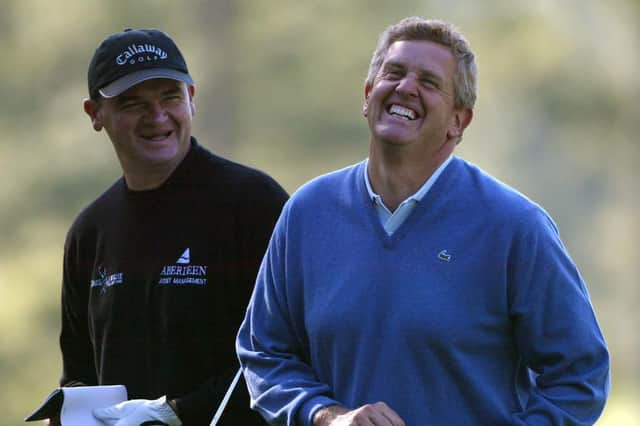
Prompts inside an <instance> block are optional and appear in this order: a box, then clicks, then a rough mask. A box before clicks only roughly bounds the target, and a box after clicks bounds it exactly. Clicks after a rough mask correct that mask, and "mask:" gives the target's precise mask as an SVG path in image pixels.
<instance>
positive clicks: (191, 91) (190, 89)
mask: <svg viewBox="0 0 640 426" xmlns="http://www.w3.org/2000/svg"><path fill="white" fill-rule="evenodd" d="M187 92H188V93H189V108H191V115H192V116H193V115H196V103H195V102H194V100H193V98H194V96H195V94H196V86H194V85H193V84H189V85H187Z"/></svg>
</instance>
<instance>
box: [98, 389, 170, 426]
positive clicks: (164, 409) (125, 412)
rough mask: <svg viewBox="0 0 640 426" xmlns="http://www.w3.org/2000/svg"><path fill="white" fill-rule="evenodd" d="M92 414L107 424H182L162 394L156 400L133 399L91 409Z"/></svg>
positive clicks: (124, 425) (111, 425) (130, 425)
mask: <svg viewBox="0 0 640 426" xmlns="http://www.w3.org/2000/svg"><path fill="white" fill-rule="evenodd" d="M93 416H94V417H95V418H97V419H98V420H100V421H102V422H103V423H104V424H105V425H107V426H141V425H144V426H151V425H160V426H181V425H182V422H181V421H180V419H179V418H178V416H177V415H176V413H175V412H174V411H173V409H172V408H171V406H170V405H169V404H168V403H167V400H166V397H164V396H163V397H161V398H158V399H156V400H148V399H133V400H131V401H124V402H121V403H119V404H116V405H112V406H110V407H106V408H98V409H95V410H93Z"/></svg>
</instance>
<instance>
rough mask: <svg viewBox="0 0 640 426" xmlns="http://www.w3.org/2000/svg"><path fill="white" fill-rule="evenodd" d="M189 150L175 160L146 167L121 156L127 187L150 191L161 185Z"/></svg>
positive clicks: (134, 189)
mask: <svg viewBox="0 0 640 426" xmlns="http://www.w3.org/2000/svg"><path fill="white" fill-rule="evenodd" d="M188 151H189V150H187V152H188ZM187 152H185V153H184V154H182V155H180V157H179V158H175V159H174V161H171V162H168V163H162V164H158V165H147V166H145V167H141V166H140V165H135V166H131V165H130V164H127V163H126V161H123V159H122V158H121V159H120V165H121V166H122V170H123V174H124V179H125V182H126V183H127V188H129V189H130V190H132V191H148V190H151V189H156V188H158V187H160V186H161V185H162V184H163V183H165V182H166V181H167V179H169V176H171V174H172V173H173V172H174V171H175V169H176V168H177V167H178V166H179V165H180V163H182V161H184V158H185V157H186V155H187Z"/></svg>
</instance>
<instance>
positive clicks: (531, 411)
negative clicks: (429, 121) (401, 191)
mask: <svg viewBox="0 0 640 426" xmlns="http://www.w3.org/2000/svg"><path fill="white" fill-rule="evenodd" d="M364 172H365V171H364V163H359V164H357V165H355V166H352V167H349V168H346V169H343V170H340V171H337V172H334V173H331V174H329V175H325V176H322V177H319V178H317V179H315V180H313V181H311V182H310V183H308V184H306V185H304V186H303V187H302V188H301V189H300V190H298V191H297V192H296V194H295V195H294V196H293V197H292V198H291V199H290V200H289V202H288V203H287V204H286V206H285V208H284V210H283V212H282V215H281V216H280V219H279V221H278V224H277V225H276V229H275V231H274V234H273V236H272V239H271V242H270V245H269V249H268V251H267V254H266V255H265V258H264V260H263V263H262V266H261V269H260V272H259V275H258V280H257V284H256V287H255V289H254V294H253V296H252V300H251V304H250V306H249V309H248V311H247V315H246V318H245V320H244V323H243V325H242V327H241V329H240V332H239V335H238V340H237V349H238V354H239V357H240V360H241V362H242V364H243V367H244V368H245V376H246V379H247V383H248V386H249V389H250V394H251V396H252V406H253V407H254V408H255V409H257V410H258V411H259V412H260V413H261V414H262V415H263V416H264V417H265V418H266V419H267V420H268V421H270V422H271V423H272V424H287V425H310V424H311V419H312V417H313V415H314V414H315V412H316V411H317V410H318V409H319V408H321V407H324V406H327V405H332V404H341V405H343V406H345V407H347V408H349V409H353V408H357V407H359V406H361V405H363V404H366V403H373V402H377V401H384V402H385V403H387V404H388V405H389V406H390V407H391V408H392V409H393V410H395V411H396V412H397V413H398V414H399V415H400V416H401V417H402V418H403V419H404V421H405V422H406V424H407V425H408V426H422V425H447V426H452V425H492V426H495V425H508V424H517V425H522V424H528V425H552V424H558V425H559V424H563V425H569V424H592V423H593V422H594V421H595V420H596V419H597V417H598V416H599V414H600V412H601V411H602V409H603V406H604V401H605V399H606V396H607V393H608V386H609V356H608V352H607V348H606V344H605V341H604V338H603V336H602V334H601V331H600V329H599V327H598V324H597V322H596V318H595V315H594V312H593V308H592V306H591V303H590V300H589V295H588V293H587V289H586V288H585V284H584V282H583V281H582V278H581V277H580V275H579V273H578V271H577V269H576V267H575V265H574V264H573V262H572V260H571V259H570V257H569V255H568V254H567V252H566V250H565V248H564V246H563V245H562V243H561V241H560V239H559V237H558V231H557V229H556V226H555V224H554V223H553V221H552V220H551V219H550V217H549V216H548V215H547V214H546V212H545V211H544V210H543V209H541V208H540V207H539V206H538V205H536V204H535V203H533V202H532V201H530V200H528V199H527V198H526V197H524V196H523V195H521V194H520V193H518V192H516V191H514V190H513V189H511V188H509V187H508V186H506V185H504V184H502V183H500V182H498V181H497V180H496V179H494V178H492V177H490V176H489V175H487V174H486V173H484V172H482V171H481V170H479V169H478V168H477V167H475V166H473V165H471V164H469V163H467V162H466V161H464V160H462V159H460V158H457V157H454V158H453V160H452V162H451V164H449V166H448V167H447V168H446V169H445V171H444V172H443V174H442V175H441V176H440V178H439V179H438V181H437V182H436V183H435V185H434V186H433V187H432V188H431V190H430V191H429V193H428V194H427V195H426V196H425V197H424V198H423V199H422V200H421V201H420V203H419V204H418V206H417V207H416V209H415V210H414V211H413V213H412V214H411V215H410V216H409V217H408V218H407V220H406V221H405V222H404V223H403V224H402V225H401V226H400V228H399V229H398V230H397V231H396V232H395V233H394V234H393V235H392V236H389V235H388V234H387V233H386V232H385V231H384V229H383V227H382V225H381V223H380V220H379V218H378V217H377V216H376V211H375V208H374V207H373V206H372V203H371V200H370V199H369V197H368V196H367V191H366V187H365V184H364V179H363V173H364Z"/></svg>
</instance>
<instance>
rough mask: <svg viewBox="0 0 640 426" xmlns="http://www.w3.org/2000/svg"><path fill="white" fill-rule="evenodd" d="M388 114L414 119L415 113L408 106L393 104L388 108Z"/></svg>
mask: <svg viewBox="0 0 640 426" xmlns="http://www.w3.org/2000/svg"><path fill="white" fill-rule="evenodd" d="M389 114H392V115H397V116H399V117H402V118H404V119H406V120H415V119H416V113H415V112H414V111H412V110H410V109H409V108H405V107H403V106H400V105H395V104H394V105H391V108H389Z"/></svg>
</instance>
